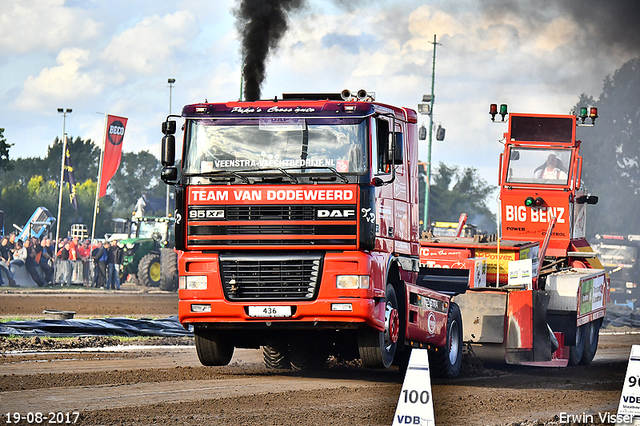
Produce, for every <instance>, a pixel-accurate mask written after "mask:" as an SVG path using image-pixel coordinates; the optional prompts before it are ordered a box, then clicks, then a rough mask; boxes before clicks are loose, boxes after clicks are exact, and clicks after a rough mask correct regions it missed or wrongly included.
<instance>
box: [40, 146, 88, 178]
mask: <svg viewBox="0 0 640 426" xmlns="http://www.w3.org/2000/svg"><path fill="white" fill-rule="evenodd" d="M62 142H63V141H62V140H60V139H58V138H56V139H55V140H54V141H53V144H52V145H51V146H49V148H48V149H47V156H46V157H45V158H44V160H43V163H42V166H41V167H42V168H43V170H41V171H40V174H42V175H43V176H44V177H45V178H46V179H51V180H60V170H61V168H62V145H63V143H62ZM67 150H68V151H69V156H70V157H71V162H72V164H73V168H74V171H73V173H74V177H75V178H76V182H84V181H86V180H88V179H93V180H97V176H98V163H99V162H100V147H97V146H96V145H95V144H94V143H93V142H92V141H91V139H87V140H83V139H81V138H79V137H77V138H75V139H73V137H67Z"/></svg>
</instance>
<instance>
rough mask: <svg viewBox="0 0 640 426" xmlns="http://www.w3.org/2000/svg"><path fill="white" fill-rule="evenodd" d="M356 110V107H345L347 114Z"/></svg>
mask: <svg viewBox="0 0 640 426" xmlns="http://www.w3.org/2000/svg"><path fill="white" fill-rule="evenodd" d="M355 110H356V106H355V105H345V106H344V111H345V112H354V111H355Z"/></svg>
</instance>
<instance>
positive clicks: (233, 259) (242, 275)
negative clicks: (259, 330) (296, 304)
mask: <svg viewBox="0 0 640 426" xmlns="http://www.w3.org/2000/svg"><path fill="white" fill-rule="evenodd" d="M321 269H322V256H321V255H320V254H296V255H275V256H274V255H253V254H251V255H247V254H243V255H235V254H221V255H220V275H221V279H222V287H223V289H224V294H225V297H226V298H227V300H231V301H250V300H254V301H282V300H287V301H302V300H313V299H315V297H316V294H317V290H318V283H319V280H320V274H321Z"/></svg>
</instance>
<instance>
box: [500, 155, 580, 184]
mask: <svg viewBox="0 0 640 426" xmlns="http://www.w3.org/2000/svg"><path fill="white" fill-rule="evenodd" d="M571 153H572V151H571V150H570V149H545V148H518V147H515V148H512V149H511V152H510V156H509V168H508V172H507V183H541V184H550V185H566V184H567V181H568V179H569V177H568V174H569V170H568V169H567V167H568V166H569V165H570V164H571Z"/></svg>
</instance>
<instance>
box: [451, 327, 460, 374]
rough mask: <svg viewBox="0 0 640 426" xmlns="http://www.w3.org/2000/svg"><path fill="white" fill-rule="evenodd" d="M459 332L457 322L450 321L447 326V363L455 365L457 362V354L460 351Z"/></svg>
mask: <svg viewBox="0 0 640 426" xmlns="http://www.w3.org/2000/svg"><path fill="white" fill-rule="evenodd" d="M459 333H460V330H458V322H457V321H456V320H453V321H451V325H450V326H449V363H450V364H451V365H455V364H456V362H458V352H459V350H460V334H459Z"/></svg>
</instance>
